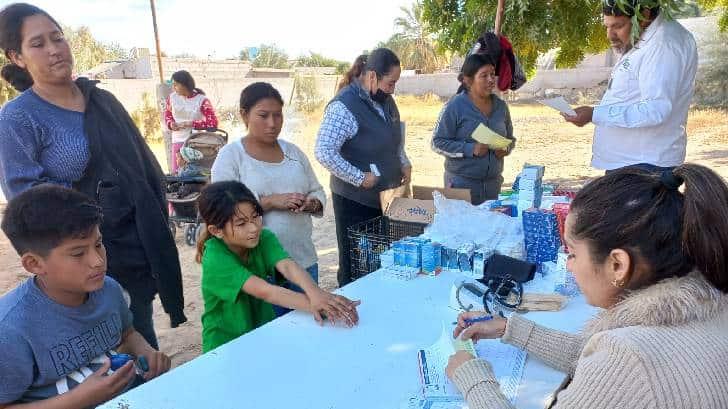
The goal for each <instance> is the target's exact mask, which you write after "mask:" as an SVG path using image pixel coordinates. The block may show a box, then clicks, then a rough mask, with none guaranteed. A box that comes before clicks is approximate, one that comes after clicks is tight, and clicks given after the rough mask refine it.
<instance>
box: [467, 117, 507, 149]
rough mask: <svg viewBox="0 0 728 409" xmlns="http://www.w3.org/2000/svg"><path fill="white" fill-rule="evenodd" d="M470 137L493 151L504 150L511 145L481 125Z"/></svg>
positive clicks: (505, 139)
mask: <svg viewBox="0 0 728 409" xmlns="http://www.w3.org/2000/svg"><path fill="white" fill-rule="evenodd" d="M470 137H471V138H473V139H475V140H476V141H477V142H480V143H483V144H486V145H488V147H489V148H490V149H493V150H498V149H506V148H508V147H509V146H511V143H512V142H513V141H512V140H510V139H508V138H504V137H502V136H500V135H498V134H497V133H495V132H493V131H492V130H491V129H490V128H488V127H487V126H485V125H483V124H482V123H481V124H479V125H478V127H477V128H475V130H474V131H473V133H472V134H471V135H470Z"/></svg>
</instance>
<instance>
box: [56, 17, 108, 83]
mask: <svg viewBox="0 0 728 409" xmlns="http://www.w3.org/2000/svg"><path fill="white" fill-rule="evenodd" d="M63 33H64V35H65V36H66V39H67V40H68V43H69V44H70V45H71V53H73V59H74V65H75V67H74V68H75V71H76V72H84V71H88V70H89V69H91V68H93V67H95V66H97V65H99V64H101V63H102V62H104V61H106V60H107V56H108V51H107V49H106V47H105V46H104V44H103V43H101V42H100V41H98V40H96V39H95V38H94V36H93V35H92V34H91V30H89V28H88V27H86V26H81V27H78V28H76V29H74V28H72V27H64V28H63Z"/></svg>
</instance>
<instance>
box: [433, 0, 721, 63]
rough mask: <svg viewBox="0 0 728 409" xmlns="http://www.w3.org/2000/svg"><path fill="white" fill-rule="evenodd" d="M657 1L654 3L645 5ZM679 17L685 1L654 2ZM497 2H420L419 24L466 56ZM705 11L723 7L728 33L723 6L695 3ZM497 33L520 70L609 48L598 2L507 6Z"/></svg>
mask: <svg viewBox="0 0 728 409" xmlns="http://www.w3.org/2000/svg"><path fill="white" fill-rule="evenodd" d="M645 1H658V0H645ZM659 3H660V4H662V5H663V6H664V7H663V8H664V9H668V10H675V11H676V14H679V13H678V12H679V10H680V8H681V6H682V5H683V4H684V3H685V2H684V1H678V0H659ZM497 4H498V0H423V6H424V10H423V19H424V20H425V21H427V22H428V23H429V24H430V25H431V27H432V29H433V30H434V31H435V32H437V33H438V40H439V44H440V46H441V47H442V48H444V49H446V50H450V51H453V52H457V53H460V54H463V55H464V54H465V53H467V51H468V50H469V49H470V47H472V45H473V43H474V42H475V40H476V39H477V38H478V37H479V36H480V35H481V34H482V33H483V32H484V31H486V30H492V29H493V26H494V22H495V14H496V7H497ZM698 4H699V5H700V6H701V7H703V8H706V9H713V8H716V7H722V8H723V9H722V10H723V11H722V16H721V18H720V21H719V25H720V27H721V29H723V30H725V29H728V0H698ZM503 20H504V21H503V29H502V32H503V34H504V35H506V36H507V37H508V38H509V39H510V40H511V42H512V43H513V46H514V48H515V49H516V51H517V54H518V58H519V60H520V61H521V63H522V64H523V66H524V68H525V69H526V70H527V71H529V72H533V70H534V69H535V64H536V58H538V56H539V54H542V53H544V52H546V51H548V50H551V49H554V48H559V51H558V53H557V55H556V60H555V63H556V66H557V67H573V66H574V65H576V64H578V63H579V62H580V61H581V60H582V59H583V58H584V55H585V54H587V53H597V52H601V51H603V50H605V49H607V48H608V47H609V43H608V41H607V38H606V35H605V32H604V27H603V26H602V0H506V7H505V13H504V18H503Z"/></svg>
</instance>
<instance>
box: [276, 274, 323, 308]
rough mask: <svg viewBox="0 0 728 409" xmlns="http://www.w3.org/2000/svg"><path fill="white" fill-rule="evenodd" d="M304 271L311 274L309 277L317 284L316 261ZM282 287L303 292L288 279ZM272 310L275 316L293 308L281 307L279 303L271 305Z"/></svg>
mask: <svg viewBox="0 0 728 409" xmlns="http://www.w3.org/2000/svg"><path fill="white" fill-rule="evenodd" d="M306 271H308V274H310V275H311V279H312V280H313V282H314V283H316V284H317V285H318V263H317V264H314V265H312V266H311V267H308V268H307V269H306ZM284 287H285V288H287V289H289V290H291V291H295V292H297V293H303V289H301V287H299V286H297V285H295V284H293V283H292V282H290V281H286V284H285V285H284ZM273 311H275V313H276V317H280V316H281V315H286V314H288V313H289V312H291V311H293V310H291V309H288V308H286V307H281V306H279V305H273Z"/></svg>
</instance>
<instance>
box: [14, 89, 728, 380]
mask: <svg viewBox="0 0 728 409" xmlns="http://www.w3.org/2000/svg"><path fill="white" fill-rule="evenodd" d="M398 102H399V107H400V111H401V116H402V118H403V120H405V121H406V122H407V140H406V144H407V153H408V155H409V157H410V160H411V161H412V163H413V167H414V172H413V183H415V184H419V185H429V186H441V185H442V170H443V158H442V157H440V156H438V155H437V154H435V153H433V152H432V150H431V149H430V139H431V137H432V129H433V126H434V123H435V120H436V119H437V115H438V113H439V111H440V109H441V107H442V102H441V101H440V100H439V99H437V98H414V97H402V98H399V99H398ZM321 113H322V111H321V110H319V111H317V112H314V113H313V114H311V115H309V116H308V117H307V118H306V119H305V120H303V121H301V122H302V125H301V126H300V127H299V129H298V130H297V131H296V132H295V134H294V135H291V136H290V139H292V140H293V141H295V142H296V143H297V144H298V145H299V146H300V147H301V148H302V149H303V150H304V151H305V152H306V153H307V154H308V155H309V158H310V159H311V162H312V164H313V165H314V169H315V171H316V173H317V175H318V177H319V181H320V182H321V183H322V184H323V185H325V186H327V185H328V173H327V172H326V171H325V170H324V169H323V168H321V166H320V165H318V164H317V163H315V160H314V159H313V146H314V142H315V137H316V131H317V130H318V124H319V121H320V118H321ZM511 115H512V118H513V122H514V133H515V136H516V138H517V139H518V145H517V148H516V150H515V151H514V152H513V154H512V155H511V156H509V157H508V158H506V166H505V170H504V177H505V180H506V185H508V184H510V183H511V182H512V181H513V180H514V178H515V176H516V174H517V173H518V171H519V170H520V168H521V167H522V166H523V164H524V163H525V162H529V163H536V164H542V165H545V166H546V179H548V180H549V181H552V182H555V183H558V184H559V185H562V186H570V187H576V186H581V185H583V184H584V182H585V181H587V180H589V179H590V178H593V177H595V176H597V175H599V174H600V172H598V171H596V170H594V169H591V168H590V167H589V161H590V158H591V137H592V133H593V127H592V126H591V125H589V126H586V127H584V128H576V127H574V126H572V125H570V124H567V123H565V122H564V121H563V120H562V119H561V117H560V116H559V115H558V114H557V113H556V112H555V111H552V110H550V109H548V108H545V107H542V106H537V105H529V104H512V105H511ZM688 135H689V139H688V155H687V160H688V161H689V162H695V163H700V164H703V165H706V166H709V167H711V168H713V169H715V170H716V171H717V172H718V173H720V174H721V175H722V176H723V177H724V178H726V179H728V111H720V110H695V111H692V112H691V114H690V117H689V119H688ZM234 139H235V137H234V136H231V140H234ZM155 150H156V151H159V150H160V149H159V147H155ZM314 242H315V244H316V248H317V250H318V255H319V266H320V268H319V270H320V272H319V277H320V278H319V284H320V285H321V286H322V287H323V288H326V289H333V288H336V268H337V263H338V261H337V260H338V259H337V249H336V235H335V229H334V217H333V212H332V210H331V208H330V207H327V208H326V212H325V215H324V217H323V218H321V219H316V220H315V221H314ZM177 243H178V246H179V249H180V259H181V262H182V273H183V275H184V293H185V300H186V307H185V312H186V314H187V317H188V318H189V322H187V323H185V324H183V325H182V326H180V327H179V328H176V329H171V328H169V318H168V317H167V316H166V315H165V314H164V312H163V310H162V307H161V305H160V304H159V301H158V300H157V301H155V315H154V319H155V326H156V329H157V335H158V337H159V341H160V345H161V349H162V350H163V351H165V352H166V353H167V354H169V355H170V356H171V357H172V360H173V364H174V365H175V366H176V365H180V364H182V363H184V362H187V361H189V360H190V359H193V358H194V357H196V356H198V355H199V354H200V342H201V340H200V334H201V324H200V316H201V314H202V312H203V308H204V306H203V304H202V299H201V294H200V266H199V265H198V264H196V263H195V262H194V249H193V248H191V247H189V246H187V245H186V244H184V241H183V236H182V233H181V232H178V233H177ZM0 271H2V273H0V294H5V293H6V292H7V291H9V290H10V289H12V288H13V287H15V286H16V285H17V284H18V283H19V282H20V281H21V280H23V279H25V278H26V277H27V276H28V274H27V273H25V272H24V271H23V269H22V267H20V264H19V262H18V257H17V256H16V254H15V252H14V250H13V249H12V247H11V246H10V244H9V243H8V241H7V238H5V236H4V235H2V234H1V233H0Z"/></svg>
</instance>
